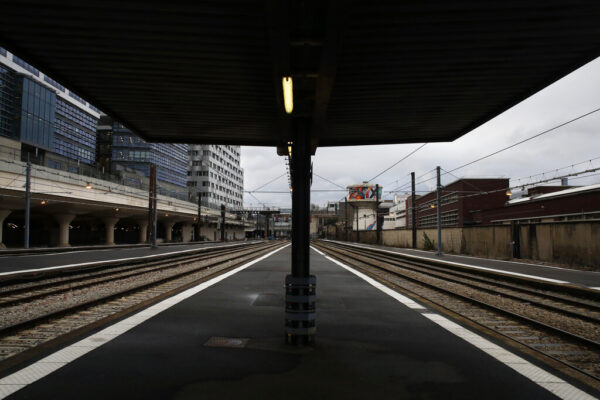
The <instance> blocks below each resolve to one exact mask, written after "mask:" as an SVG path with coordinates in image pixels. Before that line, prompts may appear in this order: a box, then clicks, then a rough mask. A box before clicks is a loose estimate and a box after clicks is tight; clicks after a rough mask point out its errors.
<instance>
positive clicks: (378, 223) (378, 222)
mask: <svg viewBox="0 0 600 400" xmlns="http://www.w3.org/2000/svg"><path fill="white" fill-rule="evenodd" d="M379 200H380V199H379V184H376V185H375V236H376V240H377V244H381V228H383V227H382V226H381V225H383V224H382V223H381V220H380V217H381V216H380V215H379Z"/></svg>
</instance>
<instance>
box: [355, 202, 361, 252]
mask: <svg viewBox="0 0 600 400" xmlns="http://www.w3.org/2000/svg"><path fill="white" fill-rule="evenodd" d="M354 212H355V213H356V243H360V230H359V229H358V207H356V206H354Z"/></svg>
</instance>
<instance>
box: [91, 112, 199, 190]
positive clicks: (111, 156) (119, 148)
mask: <svg viewBox="0 0 600 400" xmlns="http://www.w3.org/2000/svg"><path fill="white" fill-rule="evenodd" d="M98 163H99V164H100V165H101V166H102V167H104V169H105V171H107V172H112V173H115V172H116V171H122V170H124V169H128V170H132V171H138V172H140V174H141V176H143V177H145V178H149V176H150V164H152V163H154V164H156V173H157V175H156V177H157V180H158V183H159V185H158V186H159V193H160V194H164V195H168V196H171V197H177V198H181V199H185V200H187V198H188V196H187V191H186V189H185V188H186V179H187V166H188V145H187V144H166V143H148V142H146V141H145V140H143V139H142V138H140V137H139V136H137V135H135V134H134V133H133V132H131V131H130V130H129V129H127V128H125V127H124V126H123V125H122V124H120V123H119V122H117V121H114V120H113V119H112V118H110V117H108V116H102V117H101V118H100V122H99V125H98ZM136 179H138V181H136ZM124 180H125V184H127V185H130V186H135V187H142V182H141V179H139V178H136V177H135V176H127V177H124Z"/></svg>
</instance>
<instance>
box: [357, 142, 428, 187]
mask: <svg viewBox="0 0 600 400" xmlns="http://www.w3.org/2000/svg"><path fill="white" fill-rule="evenodd" d="M425 145H427V143H423V144H422V145H420V146H419V147H417V148H416V149H414V150H412V151H411V152H410V153H408V154H407V155H405V156H404V157H402V158H401V159H400V160H398V161H396V162H395V163H393V164H392V165H390V166H389V167H387V168H386V169H384V170H383V171H381V172H380V173H378V174H377V175H375V176H374V177H372V178H371V179H369V180H368V181H367V182H371V181H373V180H374V179H377V178H378V177H380V176H381V175H383V174H384V173H386V172H387V171H389V170H390V169H392V168H394V167H395V166H396V165H398V164H400V163H401V162H402V161H404V160H406V159H407V158H408V157H410V156H412V155H413V154H415V153H416V152H417V151H419V150H421V149H422V148H423V147H425Z"/></svg>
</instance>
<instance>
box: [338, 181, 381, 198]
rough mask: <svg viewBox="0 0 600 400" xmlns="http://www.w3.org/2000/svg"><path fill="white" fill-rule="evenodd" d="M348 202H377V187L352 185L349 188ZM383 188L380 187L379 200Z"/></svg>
mask: <svg viewBox="0 0 600 400" xmlns="http://www.w3.org/2000/svg"><path fill="white" fill-rule="evenodd" d="M347 189H348V201H377V197H378V196H377V193H376V191H377V190H376V186H375V185H364V184H362V185H352V186H348V187H347ZM381 192H382V187H381V186H379V199H381Z"/></svg>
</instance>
